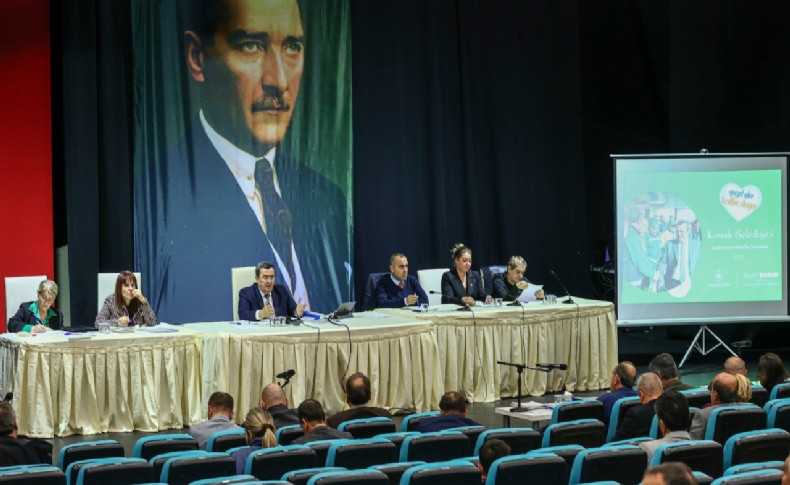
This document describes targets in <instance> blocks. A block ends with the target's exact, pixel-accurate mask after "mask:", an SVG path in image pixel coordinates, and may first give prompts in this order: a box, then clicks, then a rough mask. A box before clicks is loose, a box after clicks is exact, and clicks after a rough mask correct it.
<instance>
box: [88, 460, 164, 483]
mask: <svg viewBox="0 0 790 485" xmlns="http://www.w3.org/2000/svg"><path fill="white" fill-rule="evenodd" d="M152 479H153V467H152V466H151V464H150V463H148V462H147V461H146V460H144V459H142V458H115V457H114V458H99V459H96V460H90V461H89V462H87V463H85V464H84V465H83V466H82V467H81V468H80V471H79V473H78V474H77V483H76V485H106V484H108V483H112V484H113V485H116V484H117V485H126V484H132V483H148V482H150V481H151V480H152Z"/></svg>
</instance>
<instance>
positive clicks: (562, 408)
mask: <svg viewBox="0 0 790 485" xmlns="http://www.w3.org/2000/svg"><path fill="white" fill-rule="evenodd" d="M577 419H597V420H598V421H603V403H602V402H601V401H599V400H597V399H588V400H584V401H567V402H561V403H558V404H556V405H555V406H554V411H552V413H551V424H557V423H565V422H568V421H576V420H577Z"/></svg>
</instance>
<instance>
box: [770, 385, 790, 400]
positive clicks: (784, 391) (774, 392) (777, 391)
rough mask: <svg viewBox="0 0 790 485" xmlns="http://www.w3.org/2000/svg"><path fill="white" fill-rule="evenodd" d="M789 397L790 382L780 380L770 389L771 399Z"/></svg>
mask: <svg viewBox="0 0 790 485" xmlns="http://www.w3.org/2000/svg"><path fill="white" fill-rule="evenodd" d="M786 397H790V382H782V383H781V384H777V385H775V386H774V388H773V389H771V399H783V398H786Z"/></svg>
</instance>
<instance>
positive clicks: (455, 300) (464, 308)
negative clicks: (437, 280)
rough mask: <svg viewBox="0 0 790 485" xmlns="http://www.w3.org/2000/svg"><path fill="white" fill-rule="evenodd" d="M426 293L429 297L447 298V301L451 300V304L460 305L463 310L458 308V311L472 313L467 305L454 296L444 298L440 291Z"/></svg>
mask: <svg viewBox="0 0 790 485" xmlns="http://www.w3.org/2000/svg"><path fill="white" fill-rule="evenodd" d="M428 293H430V294H431V295H442V298H447V299H448V300H451V301H452V302H453V303H455V304H457V305H461V306H462V307H463V308H459V309H458V310H459V311H463V312H466V311H470V312H471V311H472V309H471V308H469V305H467V304H466V303H465V302H464V301H463V300H461V299H460V298H456V297H454V296H445V295H444V294H442V292H441V291H434V290H430V291H429V292H428Z"/></svg>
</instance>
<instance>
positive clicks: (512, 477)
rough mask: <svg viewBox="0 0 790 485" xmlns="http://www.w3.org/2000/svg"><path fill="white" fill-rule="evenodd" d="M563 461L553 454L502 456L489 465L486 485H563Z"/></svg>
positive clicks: (564, 475) (565, 480)
mask: <svg viewBox="0 0 790 485" xmlns="http://www.w3.org/2000/svg"><path fill="white" fill-rule="evenodd" d="M565 467H566V464H565V460H563V459H562V458H560V457H559V456H557V455H555V454H554V453H534V454H531V455H515V456H504V457H502V458H499V459H497V460H496V461H494V463H492V464H491V468H490V469H489V471H488V476H487V477H486V485H519V484H522V483H540V484H541V485H565V484H566V483H568V481H567V478H566V475H567V473H566V470H565Z"/></svg>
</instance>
